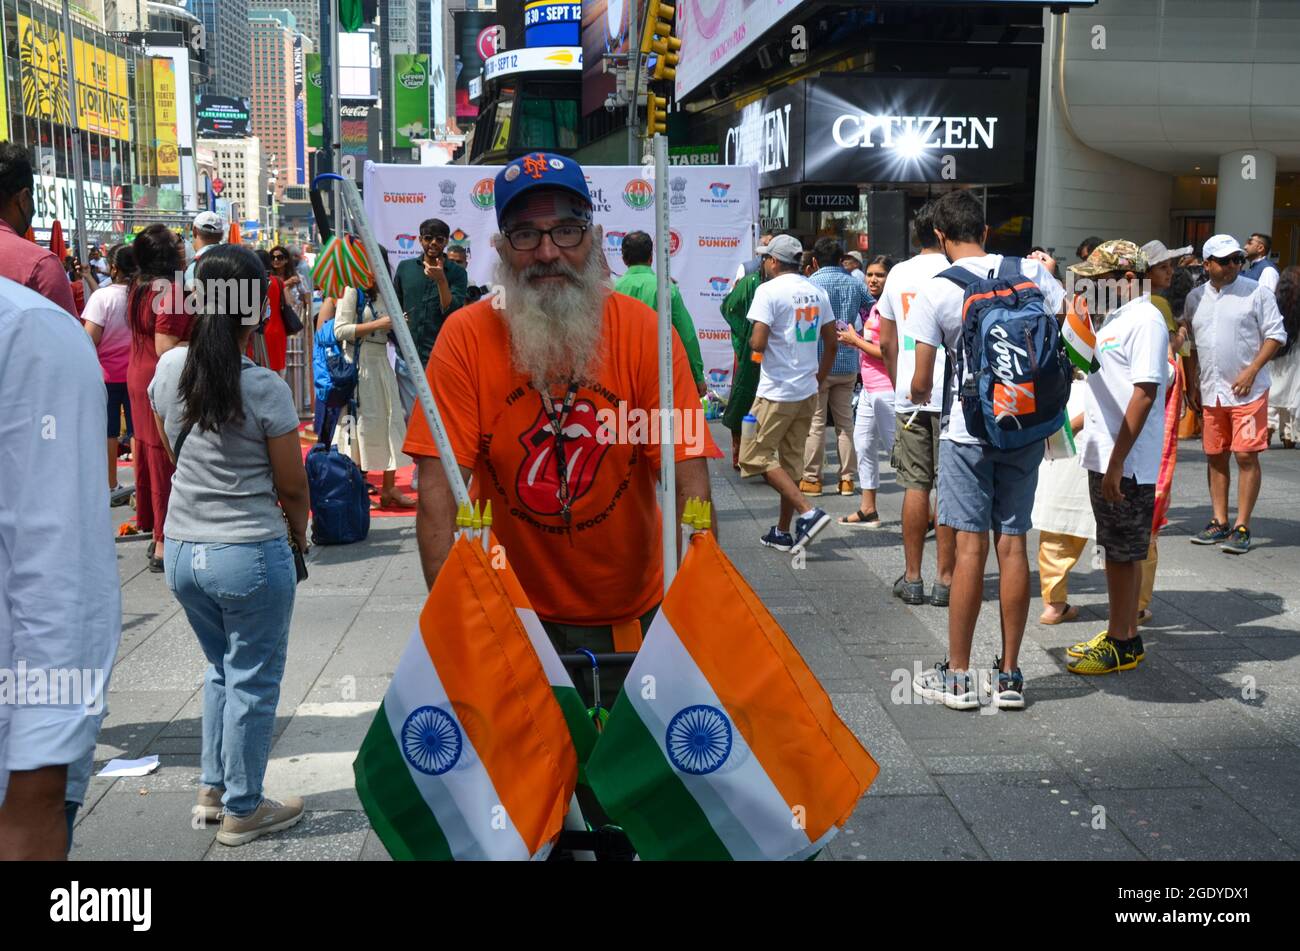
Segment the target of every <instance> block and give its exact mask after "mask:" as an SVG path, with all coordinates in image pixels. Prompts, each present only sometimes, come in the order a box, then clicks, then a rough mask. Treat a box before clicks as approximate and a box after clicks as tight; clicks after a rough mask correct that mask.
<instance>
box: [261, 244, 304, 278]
mask: <svg viewBox="0 0 1300 951" xmlns="http://www.w3.org/2000/svg"><path fill="white" fill-rule="evenodd" d="M277 251H279V252H280V253H281V254H283V255H284V264H283V265H282V267H283V270H284V273H283V274H282V273H280V271H279V270H277V269H276V267H275V265H271V272H270V273H272V274H274V275H275V276H276V277H278V278H282V279H283V278H289V277H293V272H294V269H295V268H296V266H297V263H298V262H297V261H295V260H294V258H293V255H292V254H290V253H289V249H288V248H286V247H285V246H284V245H282V244H277V245H276V246H275V247H273V248H272V249H271V250H270V251H269V252H268V253H267V258H268V259H270V257H271V255H272V254H275V252H277Z"/></svg>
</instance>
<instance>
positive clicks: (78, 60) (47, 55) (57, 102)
mask: <svg viewBox="0 0 1300 951" xmlns="http://www.w3.org/2000/svg"><path fill="white" fill-rule="evenodd" d="M72 50H73V61H74V65H75V67H76V75H77V87H76V94H77V95H76V99H77V127H78V128H80V129H83V130H85V131H86V132H97V133H99V134H100V135H107V136H111V137H112V138H115V139H121V140H123V141H128V140H130V138H131V100H130V96H129V93H128V88H129V87H128V86H127V78H126V60H124V59H123V58H122V57H120V56H115V55H114V54H112V53H109V52H108V51H106V50H101V49H99V48H97V47H94V46H91V45H90V44H89V43H85V42H83V41H82V40H78V39H74V40H73V41H72ZM18 61H19V63H20V66H21V76H22V93H23V112H24V113H25V114H27V115H28V116H31V117H32V118H33V119H46V120H49V121H51V122H57V123H59V124H60V125H65V126H66V125H70V124H71V117H70V115H69V108H68V43H67V39H66V37H65V36H64V35H63V31H62V29H60V28H59V27H58V26H55V25H52V24H49V23H45V22H42V21H40V20H34V19H32V18H31V17H28V16H23V15H22V14H19V15H18Z"/></svg>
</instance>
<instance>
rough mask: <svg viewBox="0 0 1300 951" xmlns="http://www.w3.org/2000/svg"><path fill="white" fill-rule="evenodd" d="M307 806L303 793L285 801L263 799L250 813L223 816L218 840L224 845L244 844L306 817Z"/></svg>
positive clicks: (291, 825)
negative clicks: (301, 795)
mask: <svg viewBox="0 0 1300 951" xmlns="http://www.w3.org/2000/svg"><path fill="white" fill-rule="evenodd" d="M304 811H305V806H304V805H303V801H302V797H300V796H289V797H288V798H286V799H285V801H284V802H277V801H276V800H274V799H263V800H262V802H261V804H260V805H259V806H258V807H257V808H256V809H254V810H253V811H252V812H251V813H249V814H248V815H246V816H242V817H241V816H232V815H231V814H230V813H228V812H227V813H225V814H224V815H223V816H222V817H221V831H220V832H218V833H217V841H218V842H220V843H221V844H222V845H244V844H246V843H248V842H252V841H253V840H254V839H256V838H258V837H259V836H263V835H266V834H267V833H269V832H282V831H284V830H285V829H289V828H292V827H293V826H296V825H297V824H298V823H299V822H301V821H302V816H303V812H304Z"/></svg>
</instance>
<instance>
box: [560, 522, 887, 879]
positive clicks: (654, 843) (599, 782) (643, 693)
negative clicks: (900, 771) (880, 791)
mask: <svg viewBox="0 0 1300 951" xmlns="http://www.w3.org/2000/svg"><path fill="white" fill-rule="evenodd" d="M878 772H879V767H878V766H877V765H876V763H875V761H874V760H873V759H872V758H871V755H870V754H869V753H868V752H867V751H866V750H865V749H863V747H862V745H861V744H860V743H859V742H858V741H857V739H856V738H855V737H854V736H853V734H852V733H851V732H850V731H849V729H848V728H847V727H846V726H845V725H844V723H843V722H842V721H841V720H840V718H839V717H838V716H837V715H836V713H835V711H834V709H833V708H832V706H831V701H830V697H828V696H827V695H826V692H825V691H824V690H823V689H822V687H821V685H820V684H819V683H818V682H817V680H816V678H815V677H814V676H813V674H812V671H810V670H809V669H808V666H807V665H806V664H805V663H804V661H803V658H802V657H800V656H799V653H798V651H797V650H795V648H794V645H793V644H791V643H790V639H789V638H788V637H787V636H786V634H785V632H784V631H782V630H781V628H780V626H779V625H778V624H777V623H776V620H775V619H774V618H773V617H772V615H771V614H770V613H769V612H768V610H767V609H766V608H765V607H763V605H762V603H761V602H760V601H759V600H758V597H757V596H756V595H755V594H754V592H753V590H752V589H750V587H749V585H748V584H746V582H745V580H744V579H743V578H742V577H741V575H740V573H739V572H738V571H737V570H736V568H735V566H734V565H732V564H731V562H730V561H729V560H728V559H727V557H726V556H725V555H724V554H723V553H722V550H721V549H720V548H719V547H718V543H717V541H716V540H715V539H714V537H713V536H712V535H711V534H709V533H707V532H701V533H698V534H696V535H695V536H694V537H693V538H692V540H691V545H690V550H689V551H688V552H687V555H686V557H685V559H683V561H682V565H681V568H680V570H679V571H678V573H677V576H676V578H675V579H674V580H673V584H672V586H671V588H670V589H669V591H668V594H667V595H666V596H665V598H664V601H663V605H662V607H661V609H660V611H659V613H658V615H657V616H656V617H655V620H654V622H653V623H652V624H651V626H650V630H649V631H648V633H647V634H646V640H645V643H644V644H643V645H642V647H641V651H640V653H639V654H638V655H637V659H636V661H635V662H634V663H633V665H632V669H631V671H630V672H629V674H628V677H627V680H626V682H625V685H624V690H623V691H622V692H621V693H620V694H619V696H618V700H617V701H616V702H615V704H614V709H613V711H612V712H611V714H610V717H609V722H608V723H607V724H606V725H605V729H604V731H603V732H602V733H601V736H600V739H599V740H598V741H597V743H596V750H595V752H594V753H593V754H592V756H591V760H590V761H589V762H588V764H587V770H586V773H587V779H588V781H589V782H590V784H591V787H592V789H593V791H594V792H595V794H596V798H597V799H598V800H599V801H600V804H601V806H602V807H603V808H604V810H605V811H606V812H607V813H608V814H609V816H610V819H611V820H612V821H613V822H615V823H616V824H618V825H620V826H622V827H623V829H624V831H625V832H626V833H627V836H628V838H629V839H630V840H631V842H632V844H633V846H635V848H636V850H637V853H638V854H639V855H640V856H641V858H643V859H677V860H680V859H737V860H754V859H802V858H808V857H809V856H811V855H813V854H814V853H815V852H817V851H818V850H819V849H820V848H821V847H822V846H824V845H825V844H826V843H827V842H828V841H829V840H830V839H831V838H832V837H833V836H834V835H835V833H836V832H837V831H838V829H839V827H840V826H842V825H843V824H844V822H845V820H846V819H847V818H848V817H849V814H850V813H851V812H852V810H853V808H854V806H855V805H856V804H857V802H858V800H859V799H860V798H861V797H862V795H863V794H864V793H865V792H866V790H867V787H869V786H870V785H871V783H872V782H873V781H874V780H875V778H876V774H877V773H878Z"/></svg>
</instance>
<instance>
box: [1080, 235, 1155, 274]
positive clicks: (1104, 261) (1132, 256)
mask: <svg viewBox="0 0 1300 951" xmlns="http://www.w3.org/2000/svg"><path fill="white" fill-rule="evenodd" d="M1116 271H1119V272H1123V271H1132V272H1134V273H1135V274H1145V273H1146V272H1147V256H1146V255H1145V254H1143V253H1142V249H1141V248H1139V247H1138V246H1137V245H1136V244H1134V243H1133V242H1132V241H1124V240H1116V241H1103V242H1102V243H1101V244H1099V245H1097V247H1095V248H1093V250H1092V254H1090V255H1088V260H1086V261H1083V262H1081V263H1079V264H1071V265H1070V272H1071V273H1072V274H1074V276H1075V277H1101V276H1102V275H1103V274H1113V273H1115V272H1116Z"/></svg>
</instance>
